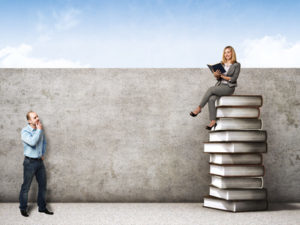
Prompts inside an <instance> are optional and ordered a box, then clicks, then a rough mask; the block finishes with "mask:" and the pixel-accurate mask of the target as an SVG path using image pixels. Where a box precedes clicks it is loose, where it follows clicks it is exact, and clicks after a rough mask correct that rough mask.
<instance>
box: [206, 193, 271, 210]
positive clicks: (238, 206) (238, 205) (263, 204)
mask: <svg viewBox="0 0 300 225" xmlns="http://www.w3.org/2000/svg"><path fill="white" fill-rule="evenodd" d="M203 206H204V207H207V208H213V209H220V210H225V211H230V212H247V211H263V210H267V208H268V201H267V200H235V201H228V200H224V199H220V198H215V197H212V196H206V197H204V203H203Z"/></svg>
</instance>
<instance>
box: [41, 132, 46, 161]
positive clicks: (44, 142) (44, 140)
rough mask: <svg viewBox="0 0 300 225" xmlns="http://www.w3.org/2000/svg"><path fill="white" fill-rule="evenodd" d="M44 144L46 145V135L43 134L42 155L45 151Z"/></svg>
mask: <svg viewBox="0 0 300 225" xmlns="http://www.w3.org/2000/svg"><path fill="white" fill-rule="evenodd" d="M46 145H47V142H46V137H45V135H44V134H43V149H42V156H43V157H44V155H45V153H46Z"/></svg>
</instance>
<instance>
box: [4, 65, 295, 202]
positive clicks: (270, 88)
mask: <svg viewBox="0 0 300 225" xmlns="http://www.w3.org/2000/svg"><path fill="white" fill-rule="evenodd" d="M0 81H1V83H0V96H1V97H0V105H1V114H0V135H1V140H0V141H1V149H0V179H1V182H0V201H2V202H15V201H18V194H19V190H20V186H21V183H22V161H23V148H22V143H21V140H20V131H21V129H22V127H24V126H25V125H26V120H25V114H26V113H27V111H29V110H34V111H36V112H37V113H38V114H39V116H40V118H41V120H42V123H43V124H44V128H45V133H46V138H47V141H48V150H47V154H46V161H45V164H46V169H47V175H48V200H49V201H52V202H202V201H203V195H206V194H207V193H208V184H209V175H208V171H209V168H208V157H209V156H208V155H207V154H204V153H203V142H204V141H207V140H208V132H207V131H206V130H205V129H204V126H205V125H207V124H208V112H207V111H208V110H207V108H205V109H204V110H203V112H202V113H201V115H199V116H198V117H197V118H192V117H190V116H189V112H190V111H191V110H192V109H194V108H195V107H196V105H197V104H199V102H200V99H201V97H202V96H203V94H204V92H205V91H206V90H207V88H208V87H209V86H212V85H214V83H215V81H214V79H213V77H212V75H211V73H210V72H209V71H208V69H0ZM238 85H239V86H238V88H237V89H236V92H235V94H255V95H263V98H264V103H263V107H262V108H261V118H262V120H263V128H264V129H266V130H267V132H268V146H269V148H268V153H267V154H265V155H264V165H265V166H266V176H265V186H266V188H267V189H268V191H269V200H270V201H287V202H297V201H298V202H299V201H300V189H299V186H300V176H299V170H300V163H299V162H300V152H299V149H300V138H299V125H300V121H299V120H300V117H299V115H300V99H299V96H300V69H242V71H241V74H240V77H239V79H238ZM36 193H37V185H36V182H34V183H33V184H32V188H31V193H30V199H33V200H35V199H36Z"/></svg>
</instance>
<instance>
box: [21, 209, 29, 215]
mask: <svg viewBox="0 0 300 225" xmlns="http://www.w3.org/2000/svg"><path fill="white" fill-rule="evenodd" d="M20 212H21V214H22V216H25V217H28V216H29V215H28V214H27V212H26V209H24V210H23V209H21V210H20Z"/></svg>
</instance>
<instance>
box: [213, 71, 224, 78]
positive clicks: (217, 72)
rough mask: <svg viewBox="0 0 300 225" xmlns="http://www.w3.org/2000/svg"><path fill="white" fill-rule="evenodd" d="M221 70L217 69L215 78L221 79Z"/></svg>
mask: <svg viewBox="0 0 300 225" xmlns="http://www.w3.org/2000/svg"><path fill="white" fill-rule="evenodd" d="M221 75H222V74H221V71H220V70H217V71H215V72H214V76H215V78H217V79H219V78H220V77H221Z"/></svg>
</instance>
